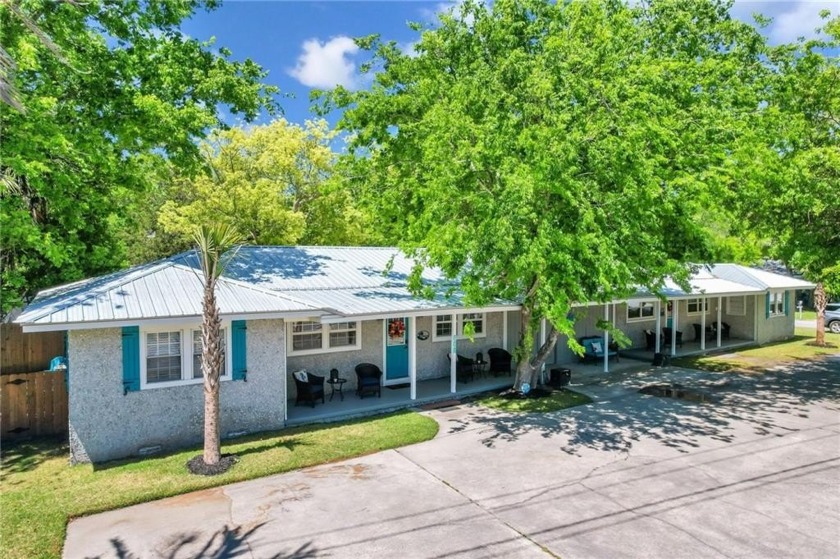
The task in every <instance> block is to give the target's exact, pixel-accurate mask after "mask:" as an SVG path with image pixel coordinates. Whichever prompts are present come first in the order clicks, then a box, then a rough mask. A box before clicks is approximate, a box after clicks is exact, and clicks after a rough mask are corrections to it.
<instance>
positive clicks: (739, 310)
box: [726, 295, 747, 316]
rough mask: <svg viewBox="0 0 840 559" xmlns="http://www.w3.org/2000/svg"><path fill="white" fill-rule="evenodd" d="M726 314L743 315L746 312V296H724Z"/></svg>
mask: <svg viewBox="0 0 840 559" xmlns="http://www.w3.org/2000/svg"><path fill="white" fill-rule="evenodd" d="M726 314H728V315H730V316H744V315H746V314H747V297H746V296H745V295H739V296H735V297H727V298H726Z"/></svg>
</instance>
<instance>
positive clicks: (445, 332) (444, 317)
mask: <svg viewBox="0 0 840 559" xmlns="http://www.w3.org/2000/svg"><path fill="white" fill-rule="evenodd" d="M451 337H452V315H451V314H439V315H437V316H436V317H435V339H436V340H437V339H439V338H440V339H445V338H451Z"/></svg>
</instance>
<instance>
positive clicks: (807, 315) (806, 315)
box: [795, 311, 817, 320]
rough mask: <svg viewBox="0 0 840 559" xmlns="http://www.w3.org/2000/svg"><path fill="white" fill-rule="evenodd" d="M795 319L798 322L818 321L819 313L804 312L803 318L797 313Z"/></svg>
mask: <svg viewBox="0 0 840 559" xmlns="http://www.w3.org/2000/svg"><path fill="white" fill-rule="evenodd" d="M795 318H796V320H816V319H817V311H802V316H800V313H796V314H795Z"/></svg>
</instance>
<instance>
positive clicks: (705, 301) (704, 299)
mask: <svg viewBox="0 0 840 559" xmlns="http://www.w3.org/2000/svg"><path fill="white" fill-rule="evenodd" d="M701 302H702V305H703V307H704V310H700V305H701ZM691 304H695V305H696V307H695V310H693V311H692V310H689V307H688V306H689V305H691ZM685 314H686V315H688V316H699V315H701V314H709V298H708V297H697V298H694V299H686V300H685Z"/></svg>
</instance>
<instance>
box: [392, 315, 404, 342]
mask: <svg viewBox="0 0 840 559" xmlns="http://www.w3.org/2000/svg"><path fill="white" fill-rule="evenodd" d="M403 335H405V322H403V321H402V320H400V319H396V320H392V321H391V323H390V324H389V325H388V336H390V337H391V338H392V339H399V338H402V337H403Z"/></svg>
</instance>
